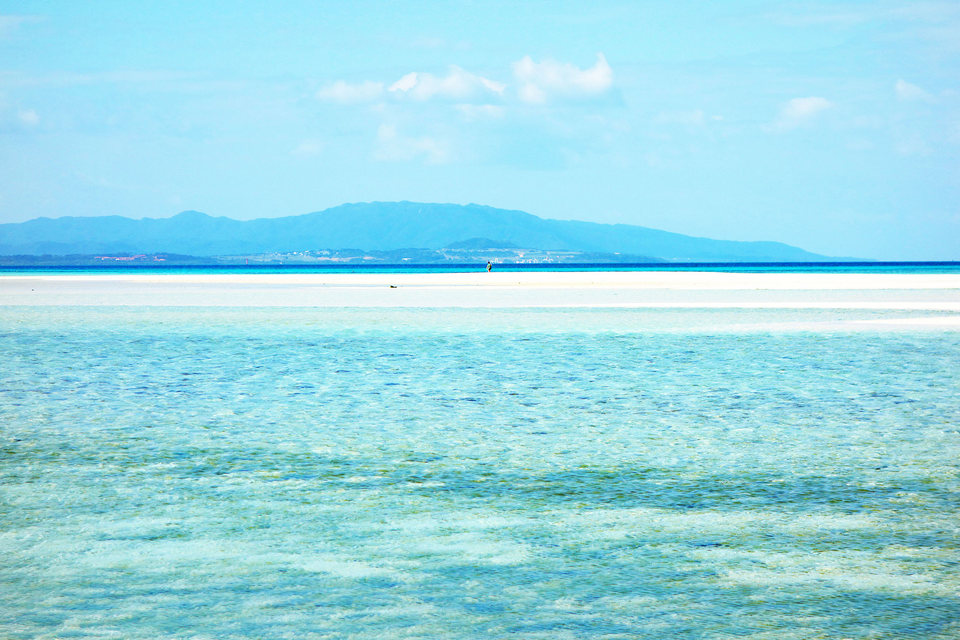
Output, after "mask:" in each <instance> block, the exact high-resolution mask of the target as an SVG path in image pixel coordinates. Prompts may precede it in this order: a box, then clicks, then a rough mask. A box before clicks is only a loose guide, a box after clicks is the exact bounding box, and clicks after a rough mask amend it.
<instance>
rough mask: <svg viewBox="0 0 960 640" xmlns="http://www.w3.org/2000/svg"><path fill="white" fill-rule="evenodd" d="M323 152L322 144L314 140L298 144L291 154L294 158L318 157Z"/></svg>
mask: <svg viewBox="0 0 960 640" xmlns="http://www.w3.org/2000/svg"><path fill="white" fill-rule="evenodd" d="M322 151H323V142H322V141H320V140H316V139H309V140H304V141H302V142H301V143H300V144H298V145H297V146H296V147H295V148H294V149H293V151H291V152H290V153H292V154H293V155H295V156H302V157H313V156H318V155H320V153H321V152H322Z"/></svg>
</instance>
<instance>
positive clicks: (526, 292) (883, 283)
mask: <svg viewBox="0 0 960 640" xmlns="http://www.w3.org/2000/svg"><path fill="white" fill-rule="evenodd" d="M9 306H183V307H192V306H197V307H333V308H348V307H374V308H377V307H383V308H386V307H402V308H418V307H422V308H431V307H433V308H445V307H463V308H611V309H616V308H621V309H630V308H636V309H643V308H688V309H689V308H728V309H729V308H744V309H764V308H769V309H789V308H795V309H871V310H899V311H937V312H948V313H950V312H956V313H960V274H835V273H832V274H825V273H790V274H785V273H725V272H690V271H661V272H622V271H606V272H597V271H589V272H573V271H543V272H527V273H519V272H500V273H497V272H493V273H486V272H476V273H310V274H302V273H301V274H209V273H208V274H130V273H126V274H47V275H40V274H15V275H0V308H2V307H9Z"/></svg>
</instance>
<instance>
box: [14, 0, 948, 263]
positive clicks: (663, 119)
mask: <svg viewBox="0 0 960 640" xmlns="http://www.w3.org/2000/svg"><path fill="white" fill-rule="evenodd" d="M371 200H416V201H428V202H458V203H469V202H476V203H481V204H488V205H491V206H496V207H503V208H509V209H522V210H525V211H528V212H530V213H533V214H535V215H539V216H541V217H547V218H564V219H581V220H591V221H596V222H611V223H612V222H621V223H628V224H638V225H644V226H649V227H655V228H660V229H666V230H669V231H676V232H680V233H687V234H691V235H698V236H707V237H713V238H724V239H737V240H761V239H762V240H779V241H783V242H788V243H790V244H795V245H798V246H801V247H803V248H805V249H808V250H811V251H816V252H819V253H824V254H827V255H836V256H858V257H866V258H886V259H955V260H956V259H960V3H958V2H956V1H955V0H953V1H949V2H937V1H932V2H902V1H898V2H885V1H883V0H880V1H876V2H746V1H743V2H738V1H729V2H717V3H700V2H679V1H678V2H667V1H662V2H661V1H654V2H643V1H633V2H612V1H610V2H608V1H604V0H595V1H592V2H563V1H558V0H553V1H550V2H522V3H521V2H514V1H510V2H500V1H496V0H493V1H483V2H481V1H477V2H392V3H386V2H364V1H362V0H361V1H354V2H270V3H267V2H239V1H233V2H131V1H127V2H106V1H103V2H97V1H91V2H72V1H60V2H54V1H48V2H31V1H29V0H20V1H17V2H4V1H3V0H0V222H18V221H23V220H27V219H30V218H34V217H38V216H49V217H59V216H64V215H84V216H86V215H108V214H119V215H124V216H129V217H134V218H140V217H168V216H171V215H174V214H175V213H177V212H179V211H181V210H185V209H197V210H200V211H204V212H206V213H209V214H211V215H223V216H229V217H233V218H240V219H246V218H255V217H267V216H269V217H273V216H281V215H297V214H302V213H307V212H310V211H316V210H320V209H325V208H327V207H331V206H335V205H338V204H341V203H344V202H358V201H371Z"/></svg>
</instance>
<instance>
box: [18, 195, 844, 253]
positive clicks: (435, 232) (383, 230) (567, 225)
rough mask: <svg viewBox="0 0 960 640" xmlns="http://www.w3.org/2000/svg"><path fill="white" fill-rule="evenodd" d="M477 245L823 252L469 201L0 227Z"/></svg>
mask: <svg viewBox="0 0 960 640" xmlns="http://www.w3.org/2000/svg"><path fill="white" fill-rule="evenodd" d="M477 242H482V243H483V245H484V246H488V247H493V246H497V245H499V246H501V247H520V248H529V249H545V250H564V251H580V252H592V253H610V254H618V253H619V254H630V255H636V256H645V257H649V258H651V259H663V260H669V261H676V262H810V261H818V260H825V259H827V258H825V256H820V255H816V254H813V253H809V252H807V251H804V250H802V249H799V248H797V247H793V246H790V245H786V244H782V243H779V242H736V241H728V240H711V239H708V238H696V237H693V236H686V235H682V234H679V233H671V232H668V231H660V230H657V229H650V228H647V227H640V226H634V225H625V224H615V225H610V224H598V223H594V222H580V221H573V220H551V219H544V218H539V217H537V216H534V215H531V214H529V213H525V212H523V211H510V210H505V209H495V208H493V207H487V206H481V205H475V204H470V205H455V204H423V203H415V202H371V203H358V204H344V205H341V206H338V207H333V208H331V209H327V210H325V211H318V212H315V213H308V214H305V215H300V216H289V217H283V218H258V219H256V220H248V221H239V220H233V219H231V218H225V217H211V216H208V215H206V214H204V213H200V212H198V211H185V212H183V213H180V214H178V215H175V216H173V217H171V218H144V219H141V220H135V219H131V218H125V217H121V216H103V217H86V218H83V217H63V218H56V219H53V218H37V219H34V220H30V221H27V222H22V223H16V224H3V225H0V255H44V254H55V255H66V254H116V253H176V254H188V255H194V256H222V255H239V254H261V253H271V252H290V251H304V250H319V249H346V248H351V249H361V250H364V251H396V250H401V249H408V248H409V249H441V248H451V247H453V248H455V247H462V246H472V245H474V244H476V243H477ZM465 243H466V244H465Z"/></svg>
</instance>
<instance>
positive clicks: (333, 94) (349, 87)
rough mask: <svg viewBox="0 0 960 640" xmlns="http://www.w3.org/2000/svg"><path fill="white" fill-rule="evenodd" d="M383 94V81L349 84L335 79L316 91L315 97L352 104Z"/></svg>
mask: <svg viewBox="0 0 960 640" xmlns="http://www.w3.org/2000/svg"><path fill="white" fill-rule="evenodd" d="M382 94H383V83H381V82H371V81H367V82H360V83H357V84H350V83H348V82H344V81H343V80H337V81H336V82H334V83H333V84H331V85H328V86H326V87H324V88H323V89H320V90H319V91H317V98H318V99H319V100H323V101H326V102H339V103H341V104H354V103H358V102H373V101H374V100H376V99H378V98H379V97H380V96H381V95H382Z"/></svg>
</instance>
